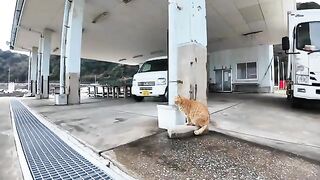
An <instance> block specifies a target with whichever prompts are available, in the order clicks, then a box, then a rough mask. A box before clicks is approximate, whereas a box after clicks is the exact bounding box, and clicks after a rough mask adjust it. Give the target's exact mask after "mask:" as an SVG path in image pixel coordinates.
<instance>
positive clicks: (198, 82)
mask: <svg viewBox="0 0 320 180" xmlns="http://www.w3.org/2000/svg"><path fill="white" fill-rule="evenodd" d="M206 63H207V22H206V2H205V0H188V1H181V0H169V94H168V99H169V107H163V106H158V112H159V113H160V112H166V113H167V114H168V115H170V116H168V117H165V116H161V115H160V114H159V121H161V117H164V119H167V118H171V120H170V121H168V122H170V123H172V122H175V123H174V124H175V125H180V124H183V123H184V122H185V118H184V117H183V116H182V114H181V113H180V112H179V110H177V108H176V107H175V104H174V99H175V97H176V96H178V95H181V96H184V97H187V98H192V97H193V98H195V99H196V100H198V101H200V102H202V103H203V104H207V69H206ZM190 92H191V93H190ZM191 95H192V96H191ZM159 108H160V110H159ZM161 109H162V110H164V111H162V110H161ZM168 111H171V112H168ZM159 124H163V123H160V122H159ZM161 128H166V127H161Z"/></svg>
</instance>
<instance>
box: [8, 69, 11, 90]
mask: <svg viewBox="0 0 320 180" xmlns="http://www.w3.org/2000/svg"><path fill="white" fill-rule="evenodd" d="M10 73H11V70H10V64H9V71H8V85H9V83H10Z"/></svg>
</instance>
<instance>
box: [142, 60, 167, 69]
mask: <svg viewBox="0 0 320 180" xmlns="http://www.w3.org/2000/svg"><path fill="white" fill-rule="evenodd" d="M167 70H168V59H161V60H153V61H147V62H145V63H144V64H143V65H142V66H141V68H140V70H139V72H153V71H167Z"/></svg>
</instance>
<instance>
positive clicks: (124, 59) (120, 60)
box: [119, 58, 127, 62]
mask: <svg viewBox="0 0 320 180" xmlns="http://www.w3.org/2000/svg"><path fill="white" fill-rule="evenodd" d="M126 60H127V59H126V58H123V59H119V62H122V61H126Z"/></svg>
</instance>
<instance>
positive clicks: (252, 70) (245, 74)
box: [237, 62, 258, 79]
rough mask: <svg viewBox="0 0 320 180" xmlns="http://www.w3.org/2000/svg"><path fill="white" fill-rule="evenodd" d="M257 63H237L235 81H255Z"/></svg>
mask: <svg viewBox="0 0 320 180" xmlns="http://www.w3.org/2000/svg"><path fill="white" fill-rule="evenodd" d="M257 78H258V75H257V63H256V62H250V63H239V64H237V79H257Z"/></svg>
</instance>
